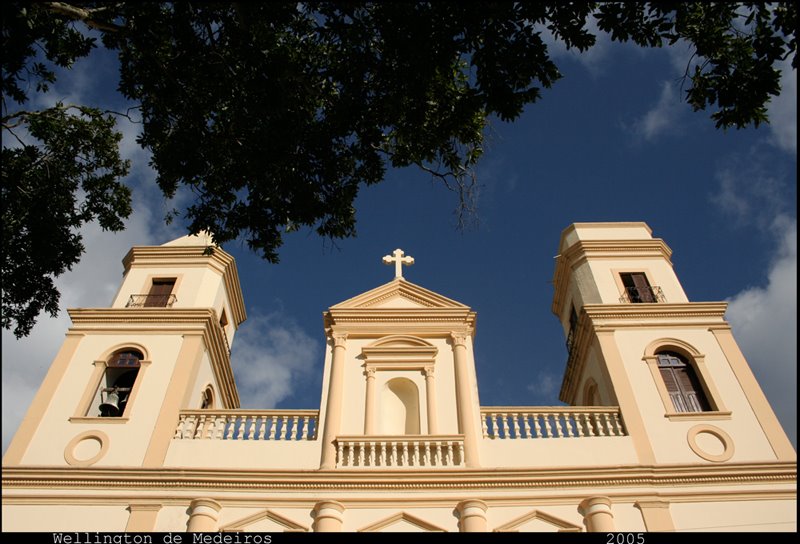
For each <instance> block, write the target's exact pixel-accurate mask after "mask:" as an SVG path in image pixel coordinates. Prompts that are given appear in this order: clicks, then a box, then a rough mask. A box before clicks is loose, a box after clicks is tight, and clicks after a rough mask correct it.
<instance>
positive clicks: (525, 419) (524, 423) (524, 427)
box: [522, 413, 533, 438]
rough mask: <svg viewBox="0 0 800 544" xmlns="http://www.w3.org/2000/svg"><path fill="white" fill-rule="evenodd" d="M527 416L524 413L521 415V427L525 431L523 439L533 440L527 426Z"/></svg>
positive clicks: (529, 428)
mask: <svg viewBox="0 0 800 544" xmlns="http://www.w3.org/2000/svg"><path fill="white" fill-rule="evenodd" d="M528 415H529V414H526V413H523V414H522V426H523V429H525V437H526V438H533V437H532V436H531V426H530V425H529V424H528Z"/></svg>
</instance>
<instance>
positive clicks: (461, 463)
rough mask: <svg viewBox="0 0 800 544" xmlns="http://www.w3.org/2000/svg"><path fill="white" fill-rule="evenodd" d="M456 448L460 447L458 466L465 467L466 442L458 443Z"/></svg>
mask: <svg viewBox="0 0 800 544" xmlns="http://www.w3.org/2000/svg"><path fill="white" fill-rule="evenodd" d="M456 446H458V466H460V467H463V466H464V442H461V441H459V442H456Z"/></svg>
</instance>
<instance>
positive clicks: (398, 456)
mask: <svg viewBox="0 0 800 544" xmlns="http://www.w3.org/2000/svg"><path fill="white" fill-rule="evenodd" d="M336 466H337V468H347V467H359V468H370V467H371V468H388V467H391V468H401V467H402V468H441V467H463V466H464V437H463V435H402V436H339V437H337V438H336Z"/></svg>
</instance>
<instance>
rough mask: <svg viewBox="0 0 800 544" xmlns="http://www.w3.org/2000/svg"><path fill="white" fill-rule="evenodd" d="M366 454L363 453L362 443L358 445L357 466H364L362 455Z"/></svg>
mask: <svg viewBox="0 0 800 544" xmlns="http://www.w3.org/2000/svg"><path fill="white" fill-rule="evenodd" d="M365 454H366V452H365V451H364V442H359V443H358V466H360V467H363V466H364V455H365Z"/></svg>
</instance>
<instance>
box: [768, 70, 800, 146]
mask: <svg viewBox="0 0 800 544" xmlns="http://www.w3.org/2000/svg"><path fill="white" fill-rule="evenodd" d="M780 69H781V94H780V95H779V96H776V97H774V98H773V99H772V101H771V102H770V104H769V126H770V129H771V131H772V143H773V144H774V145H776V146H777V147H779V148H780V149H783V150H784V151H787V152H789V153H791V154H792V155H796V154H797V72H796V71H795V70H794V69H792V64H791V62H789V61H788V60H785V61H783V62H782V63H781V64H780Z"/></svg>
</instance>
